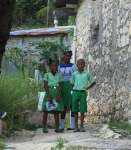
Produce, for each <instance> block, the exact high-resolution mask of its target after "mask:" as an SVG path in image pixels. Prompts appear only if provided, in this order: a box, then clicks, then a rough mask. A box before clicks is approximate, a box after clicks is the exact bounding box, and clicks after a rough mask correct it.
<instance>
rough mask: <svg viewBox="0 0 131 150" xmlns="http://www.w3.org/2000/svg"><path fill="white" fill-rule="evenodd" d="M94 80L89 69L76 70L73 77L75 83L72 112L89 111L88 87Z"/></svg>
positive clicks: (72, 81)
mask: <svg viewBox="0 0 131 150" xmlns="http://www.w3.org/2000/svg"><path fill="white" fill-rule="evenodd" d="M92 82H93V77H92V75H91V74H90V73H89V72H88V71H83V72H81V73H80V72H79V71H75V72H74V73H73V74H72V77H71V83H72V84H73V93H72V112H81V113H84V112H87V101H86V97H87V92H86V89H87V87H88V86H90V85H91V83H92Z"/></svg>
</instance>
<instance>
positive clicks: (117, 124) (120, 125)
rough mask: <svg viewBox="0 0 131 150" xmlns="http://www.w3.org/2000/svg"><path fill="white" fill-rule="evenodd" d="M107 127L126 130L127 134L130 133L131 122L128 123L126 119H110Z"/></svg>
mask: <svg viewBox="0 0 131 150" xmlns="http://www.w3.org/2000/svg"><path fill="white" fill-rule="evenodd" d="M109 127H110V128H111V129H113V128H117V129H123V130H126V131H127V132H128V133H129V134H131V124H129V123H128V122H127V121H122V120H112V121H110V122H109Z"/></svg>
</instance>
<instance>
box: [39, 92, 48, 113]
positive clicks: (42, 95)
mask: <svg viewBox="0 0 131 150" xmlns="http://www.w3.org/2000/svg"><path fill="white" fill-rule="evenodd" d="M45 93H46V92H38V107H37V109H38V111H42V105H43V100H44V97H45Z"/></svg>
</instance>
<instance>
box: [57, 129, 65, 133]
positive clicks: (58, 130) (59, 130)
mask: <svg viewBox="0 0 131 150" xmlns="http://www.w3.org/2000/svg"><path fill="white" fill-rule="evenodd" d="M55 132H56V133H63V132H64V130H63V129H55Z"/></svg>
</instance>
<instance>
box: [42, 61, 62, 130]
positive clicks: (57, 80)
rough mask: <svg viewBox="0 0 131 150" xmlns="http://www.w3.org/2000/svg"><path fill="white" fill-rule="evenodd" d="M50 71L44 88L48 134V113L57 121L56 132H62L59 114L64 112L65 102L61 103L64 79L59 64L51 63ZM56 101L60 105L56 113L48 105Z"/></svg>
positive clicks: (44, 114) (45, 79)
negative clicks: (59, 71)
mask: <svg viewBox="0 0 131 150" xmlns="http://www.w3.org/2000/svg"><path fill="white" fill-rule="evenodd" d="M49 69H50V71H49V72H48V73H46V74H45V76H44V88H45V91H46V95H45V99H44V102H43V111H44V113H43V132H44V133H48V129H47V117H48V113H49V112H52V113H53V114H54V119H55V132H62V131H61V130H60V129H59V113H60V112H62V111H63V102H62V101H61V96H62V77H61V75H60V74H59V73H58V71H57V69H58V64H57V63H56V62H55V61H50V63H49ZM53 100H56V102H57V103H58V106H57V108H56V109H55V110H54V111H49V110H48V108H47V103H50V104H51V103H53Z"/></svg>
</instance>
